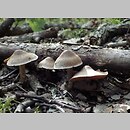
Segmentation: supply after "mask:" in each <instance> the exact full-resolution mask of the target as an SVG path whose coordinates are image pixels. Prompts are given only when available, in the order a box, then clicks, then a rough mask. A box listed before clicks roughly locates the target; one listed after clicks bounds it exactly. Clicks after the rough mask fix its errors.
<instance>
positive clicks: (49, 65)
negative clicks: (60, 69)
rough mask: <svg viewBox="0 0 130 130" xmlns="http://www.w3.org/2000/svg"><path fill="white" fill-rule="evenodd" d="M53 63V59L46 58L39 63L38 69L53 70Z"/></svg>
mask: <svg viewBox="0 0 130 130" xmlns="http://www.w3.org/2000/svg"><path fill="white" fill-rule="evenodd" d="M54 62H55V61H54V60H53V58H51V57H46V58H45V59H43V60H42V61H41V62H39V64H38V68H44V69H49V70H53V69H54Z"/></svg>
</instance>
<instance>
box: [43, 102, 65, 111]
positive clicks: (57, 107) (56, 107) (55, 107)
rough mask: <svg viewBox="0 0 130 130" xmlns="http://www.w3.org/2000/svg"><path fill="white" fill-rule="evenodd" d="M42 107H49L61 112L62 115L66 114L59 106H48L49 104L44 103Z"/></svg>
mask: <svg viewBox="0 0 130 130" xmlns="http://www.w3.org/2000/svg"><path fill="white" fill-rule="evenodd" d="M40 106H47V107H51V108H54V109H57V110H59V111H60V112H62V113H64V112H65V111H64V109H63V108H61V107H59V106H57V105H55V104H47V103H42V104H40Z"/></svg>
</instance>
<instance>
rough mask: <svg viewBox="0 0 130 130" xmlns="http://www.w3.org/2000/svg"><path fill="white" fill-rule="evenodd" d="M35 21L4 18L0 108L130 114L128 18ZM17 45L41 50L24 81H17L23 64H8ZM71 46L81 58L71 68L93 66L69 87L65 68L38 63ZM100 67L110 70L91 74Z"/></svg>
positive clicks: (0, 29) (0, 48) (0, 46)
mask: <svg viewBox="0 0 130 130" xmlns="http://www.w3.org/2000/svg"><path fill="white" fill-rule="evenodd" d="M37 20H38V21H37ZM37 20H36V19H32V20H30V21H29V19H13V18H12V19H11V18H9V19H5V20H4V21H1V25H0V58H1V60H0V112H1V113H129V112H130V79H129V78H130V72H129V71H130V69H129V64H130V63H129V55H130V54H129V50H130V37H129V36H130V35H129V33H130V29H129V27H130V23H129V19H96V18H95V19H65V20H63V19H59V21H60V22H59V23H58V22H57V21H58V19H56V20H55V19H47V20H46V22H45V19H42V20H41V19H37ZM43 21H44V23H43ZM51 21H53V23H51ZM55 21H56V22H55ZM79 21H80V22H79ZM42 23H43V24H42ZM38 24H39V26H38ZM39 28H40V30H39ZM17 48H18V50H19V49H22V50H24V51H28V52H31V53H35V54H37V55H38V60H36V61H33V62H32V63H29V64H28V65H26V72H25V73H26V80H25V81H24V82H20V80H19V79H20V74H19V68H18V67H16V66H8V65H7V62H8V61H9V59H10V56H11V55H12V54H13V53H14V52H15V50H17ZM50 48H51V49H50ZM70 48H71V50H73V51H74V52H76V53H77V54H81V56H80V55H79V57H81V60H83V64H82V65H81V66H79V67H73V69H74V74H76V73H78V72H79V71H81V70H82V68H83V67H84V66H86V65H87V66H89V67H90V66H91V67H92V69H93V70H92V71H91V72H90V73H91V74H90V76H88V77H89V78H88V77H87V76H86V77H84V78H83V79H82V78H81V79H82V80H80V81H79V79H78V81H76V82H75V83H73V84H72V87H71V88H70V89H68V86H69V83H70V80H69V81H68V75H67V74H68V73H67V72H68V71H67V69H58V70H57V69H54V68H53V69H51V70H49V72H48V71H47V69H44V68H42V69H40V68H38V63H39V62H40V61H41V60H43V59H45V58H46V57H48V56H52V57H53V58H54V60H56V59H57V57H58V56H59V55H60V54H61V52H63V51H64V50H70ZM36 49H37V51H36ZM42 49H44V51H45V52H44V53H43V54H41V52H42ZM104 49H106V50H107V49H108V52H107V51H103V50H104ZM48 50H51V51H50V52H49V51H48ZM53 50H54V51H53ZM90 50H91V51H92V53H89V51H90ZM97 50H98V51H97ZM109 50H110V51H111V52H112V53H111V55H110V53H109V52H110V51H109ZM87 54H90V55H89V56H91V58H90V57H89V56H88V55H87ZM87 56H88V57H87ZM114 56H115V57H114ZM116 56H117V57H116ZM84 57H85V58H84ZM67 58H69V57H67ZM86 59H89V60H87V61H86ZM88 61H90V62H88ZM98 70H100V72H107V74H106V75H105V76H104V77H100V75H96V76H93V75H94V74H95V73H94V72H95V71H96V72H99V71H98ZM88 71H89V70H86V73H88ZM48 74H50V75H49V77H48ZM74 74H73V76H74ZM71 77H72V76H71Z"/></svg>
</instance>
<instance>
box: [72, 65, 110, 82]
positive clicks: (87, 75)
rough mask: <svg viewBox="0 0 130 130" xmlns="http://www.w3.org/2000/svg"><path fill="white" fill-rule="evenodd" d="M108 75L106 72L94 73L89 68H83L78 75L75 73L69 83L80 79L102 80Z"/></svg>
mask: <svg viewBox="0 0 130 130" xmlns="http://www.w3.org/2000/svg"><path fill="white" fill-rule="evenodd" d="M107 75H108V72H101V71H95V70H93V69H92V68H91V67H90V66H88V65H86V66H84V67H83V68H82V69H81V70H80V71H79V72H78V73H76V74H75V75H74V76H73V77H72V78H71V79H70V81H77V80H82V79H93V80H94V79H103V78H105V77H106V76H107Z"/></svg>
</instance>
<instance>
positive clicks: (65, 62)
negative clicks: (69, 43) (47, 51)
mask: <svg viewBox="0 0 130 130" xmlns="http://www.w3.org/2000/svg"><path fill="white" fill-rule="evenodd" d="M82 63H83V62H82V60H81V58H80V57H79V56H78V55H77V54H76V53H74V52H73V51H71V50H65V51H63V52H62V53H61V54H60V56H59V57H58V58H57V59H56V61H55V63H54V69H69V68H73V67H77V66H80V65H82Z"/></svg>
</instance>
